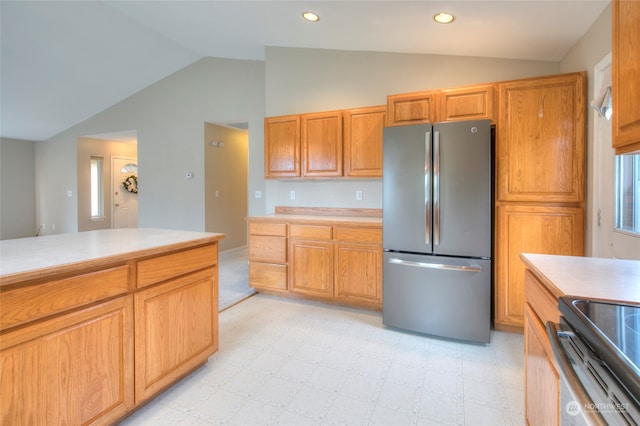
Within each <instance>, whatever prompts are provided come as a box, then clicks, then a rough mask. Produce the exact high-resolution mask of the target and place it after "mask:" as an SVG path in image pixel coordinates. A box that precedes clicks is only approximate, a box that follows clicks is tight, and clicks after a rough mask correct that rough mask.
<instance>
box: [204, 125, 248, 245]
mask: <svg viewBox="0 0 640 426" xmlns="http://www.w3.org/2000/svg"><path fill="white" fill-rule="evenodd" d="M248 154H249V131H248V126H247V125H246V124H235V125H225V124H212V123H205V124H204V156H205V184H204V191H205V197H204V199H205V231H207V232H222V233H224V234H225V238H224V239H222V240H221V241H220V243H219V244H220V250H221V251H227V250H233V249H239V248H243V247H246V246H247V224H246V217H247V211H248V162H249V160H248Z"/></svg>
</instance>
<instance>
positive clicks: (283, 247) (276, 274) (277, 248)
mask: <svg viewBox="0 0 640 426" xmlns="http://www.w3.org/2000/svg"><path fill="white" fill-rule="evenodd" d="M287 250H288V247H287V224H286V223H284V222H271V221H260V220H255V219H249V285H250V286H251V287H253V288H255V289H257V290H268V291H286V290H287Z"/></svg>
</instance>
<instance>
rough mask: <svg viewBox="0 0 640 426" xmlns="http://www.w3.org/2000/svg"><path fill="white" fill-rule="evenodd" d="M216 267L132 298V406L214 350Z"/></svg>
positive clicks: (216, 318) (161, 388) (216, 299)
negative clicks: (134, 395) (133, 382)
mask: <svg viewBox="0 0 640 426" xmlns="http://www.w3.org/2000/svg"><path fill="white" fill-rule="evenodd" d="M216 268H217V266H216V267H213V268H208V269H204V270H202V271H199V272H196V273H193V274H189V275H186V276H183V277H181V278H179V279H174V280H170V281H168V282H166V283H163V284H161V285H159V286H156V287H152V288H150V289H147V290H144V291H141V292H138V293H136V294H135V315H136V323H135V335H136V368H135V383H136V386H135V389H136V403H140V402H142V401H144V400H146V399H148V398H150V397H151V396H153V395H155V394H156V393H158V392H159V391H161V390H163V389H164V388H166V387H168V386H169V385H171V384H172V383H173V382H175V381H176V380H177V379H178V378H180V377H182V376H184V375H185V374H186V373H188V372H189V371H191V370H193V369H194V368H195V367H197V366H199V365H200V364H203V363H205V362H206V361H207V359H208V358H209V356H211V355H212V354H213V353H214V352H215V351H217V350H218V315H217V312H218V286H217V283H216V282H215V280H216V277H217V271H216Z"/></svg>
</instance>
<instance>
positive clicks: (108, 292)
mask: <svg viewBox="0 0 640 426" xmlns="http://www.w3.org/2000/svg"><path fill="white" fill-rule="evenodd" d="M128 290H129V266H127V265H122V266H118V267H115V268H110V269H105V270H102V271H97V272H91V273H87V274H82V275H78V276H75V277H70V278H65V279H61V280H56V281H50V282H46V283H44V284H39V285H33V286H30V287H22V288H16V289H14V290H9V291H6V292H3V293H2V294H0V305H2V309H1V310H0V330H4V329H6V328H9V327H14V326H17V325H21V324H25V323H27V322H29V321H33V320H36V319H40V318H44V317H47V316H49V315H54V314H57V313H60V312H64V311H67V310H70V309H73V308H76V307H79V306H83V305H88V304H90V303H93V302H97V301H99V300H103V299H107V298H109V297H113V296H117V295H119V294H125V293H126V292H127V291H128Z"/></svg>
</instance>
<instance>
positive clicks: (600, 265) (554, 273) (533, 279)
mask: <svg viewBox="0 0 640 426" xmlns="http://www.w3.org/2000/svg"><path fill="white" fill-rule="evenodd" d="M520 257H521V259H522V261H523V262H524V264H525V267H526V271H525V278H524V280H525V288H524V293H525V301H526V303H525V329H524V333H525V416H526V419H525V420H526V422H527V424H531V425H535V424H546V425H560V423H561V414H562V413H561V410H562V409H564V407H561V404H560V373H559V371H560V370H559V369H558V365H557V363H556V360H555V356H554V354H553V351H552V349H551V345H550V343H549V339H548V337H547V333H546V330H545V324H546V323H547V321H552V322H554V323H558V321H559V319H560V312H559V310H558V298H559V297H561V296H576V297H580V298H585V299H608V300H616V301H621V302H634V303H640V261H634V260H621V259H603V258H593V257H573V256H554V255H544V254H522V255H521V256H520Z"/></svg>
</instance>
